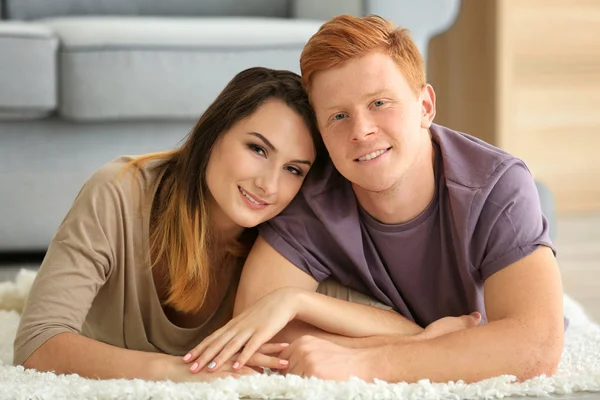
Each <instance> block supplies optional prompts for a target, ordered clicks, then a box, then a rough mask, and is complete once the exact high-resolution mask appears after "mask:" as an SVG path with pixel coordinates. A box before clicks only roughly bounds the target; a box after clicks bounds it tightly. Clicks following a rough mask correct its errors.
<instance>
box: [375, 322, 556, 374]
mask: <svg viewBox="0 0 600 400" xmlns="http://www.w3.org/2000/svg"><path fill="white" fill-rule="evenodd" d="M562 348H563V331H562V330H561V331H560V332H559V331H558V330H556V329H543V328H538V327H536V326H535V325H533V324H527V323H523V322H520V321H518V320H516V319H504V320H501V321H496V322H491V323H489V324H487V325H483V326H480V327H476V328H471V329H467V330H462V331H458V332H454V333H450V334H447V335H443V336H440V337H437V338H434V339H430V340H424V341H414V342H410V343H406V342H402V343H395V344H388V345H385V346H380V347H377V348H374V349H367V350H365V351H364V353H363V354H368V356H367V361H366V362H368V363H370V364H372V365H376V366H377V368H374V369H373V370H374V371H375V370H376V371H379V372H378V375H377V376H373V377H367V378H368V379H372V378H378V379H383V380H386V381H389V382H398V381H408V382H415V381H418V380H419V379H424V378H427V379H430V380H432V381H435V382H447V381H456V380H459V379H461V380H464V381H467V382H475V381H479V380H481V379H486V378H490V377H494V376H498V375H503V374H509V375H515V376H517V378H519V379H528V378H531V377H533V376H537V375H540V374H547V375H551V374H552V373H553V372H554V370H555V368H556V366H557V365H558V362H559V360H560V356H561V353H562Z"/></svg>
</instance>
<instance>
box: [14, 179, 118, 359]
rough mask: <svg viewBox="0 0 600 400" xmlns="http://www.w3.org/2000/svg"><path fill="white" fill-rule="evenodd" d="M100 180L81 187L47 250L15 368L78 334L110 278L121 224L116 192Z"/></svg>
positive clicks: (22, 330) (22, 326) (19, 340)
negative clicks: (61, 337) (55, 341)
mask: <svg viewBox="0 0 600 400" xmlns="http://www.w3.org/2000/svg"><path fill="white" fill-rule="evenodd" d="M104 175H105V174H99V173H96V174H95V175H94V176H93V177H92V178H91V179H90V180H89V181H88V182H86V184H85V185H84V186H83V188H82V189H81V190H80V192H79V194H78V195H77V197H76V199H75V201H74V203H73V205H72V207H71V209H70V210H69V212H68V213H67V215H66V217H65V218H64V220H63V222H62V223H61V225H60V227H59V229H58V231H57V233H56V235H55V236H54V238H53V240H52V242H51V243H50V245H49V247H48V250H47V253H46V256H45V258H44V261H43V262H42V265H41V267H40V269H39V271H38V274H37V276H36V279H35V281H34V283H33V285H32V287H31V290H30V292H29V295H28V297H27V301H26V304H25V307H24V309H23V313H22V317H21V321H20V324H19V328H18V331H17V335H16V338H15V342H14V359H13V363H14V364H15V365H21V364H23V363H24V362H25V361H26V360H27V358H28V357H29V356H30V355H31V354H32V353H33V352H34V351H35V350H37V349H38V348H39V347H40V346H41V345H42V344H43V343H44V342H46V341H47V340H48V339H50V338H52V337H54V336H56V335H58V334H59V333H63V332H72V333H80V332H81V329H82V327H83V323H84V321H85V318H86V316H87V313H88V311H89V309H90V307H91V305H92V302H93V300H94V298H95V297H96V295H97V293H98V291H99V290H100V288H101V287H102V285H103V284H104V283H105V282H106V280H107V279H108V277H109V275H110V273H111V268H112V266H113V265H114V262H115V259H114V258H115V254H114V252H113V246H112V245H111V242H112V241H113V240H115V238H116V237H117V235H118V233H117V232H118V224H119V223H120V222H119V221H122V218H120V215H119V213H120V201H119V196H118V191H117V190H116V188H115V186H114V185H113V184H112V183H111V182H110V181H108V180H107V179H106V176H104ZM107 312H110V311H108V310H107Z"/></svg>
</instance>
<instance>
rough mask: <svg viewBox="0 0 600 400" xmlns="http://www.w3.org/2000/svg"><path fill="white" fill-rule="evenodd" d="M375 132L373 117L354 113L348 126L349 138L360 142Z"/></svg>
mask: <svg viewBox="0 0 600 400" xmlns="http://www.w3.org/2000/svg"><path fill="white" fill-rule="evenodd" d="M376 132H377V128H376V125H375V122H374V121H373V118H371V117H370V116H369V115H365V114H364V113H356V114H355V115H354V118H352V126H351V128H350V140H351V141H353V142H360V141H363V140H367V139H369V138H370V136H371V135H373V134H375V133H376Z"/></svg>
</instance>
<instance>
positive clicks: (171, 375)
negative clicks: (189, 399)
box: [150, 355, 258, 382]
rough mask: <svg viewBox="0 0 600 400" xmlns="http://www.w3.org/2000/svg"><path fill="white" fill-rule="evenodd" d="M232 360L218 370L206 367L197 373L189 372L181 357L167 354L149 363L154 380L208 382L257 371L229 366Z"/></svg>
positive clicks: (251, 373)
mask: <svg viewBox="0 0 600 400" xmlns="http://www.w3.org/2000/svg"><path fill="white" fill-rule="evenodd" d="M232 364H233V360H230V361H227V362H226V363H225V364H224V365H223V366H222V368H221V370H220V371H217V372H212V371H207V370H206V369H205V370H203V371H200V372H199V373H196V374H193V373H192V372H190V369H189V366H188V365H187V364H186V363H184V362H183V361H181V357H177V356H167V355H165V356H164V357H161V358H160V359H158V360H156V361H155V362H153V363H151V364H150V369H151V371H152V376H153V377H154V379H155V380H158V381H162V380H169V381H172V382H208V381H213V380H216V379H224V378H230V377H231V378H239V377H241V376H245V375H256V374H257V373H258V372H257V371H255V370H254V369H252V368H250V367H244V368H238V369H237V370H235V371H234V370H233V368H231V366H232Z"/></svg>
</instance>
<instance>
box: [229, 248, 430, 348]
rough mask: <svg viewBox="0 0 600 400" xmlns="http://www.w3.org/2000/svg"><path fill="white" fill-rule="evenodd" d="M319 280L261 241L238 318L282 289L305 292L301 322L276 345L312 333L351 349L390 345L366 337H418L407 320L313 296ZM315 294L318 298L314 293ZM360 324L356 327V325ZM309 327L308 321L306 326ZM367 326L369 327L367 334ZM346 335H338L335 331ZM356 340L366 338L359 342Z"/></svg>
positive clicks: (249, 263) (246, 275) (245, 275)
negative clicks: (358, 321) (265, 297)
mask: <svg viewBox="0 0 600 400" xmlns="http://www.w3.org/2000/svg"><path fill="white" fill-rule="evenodd" d="M317 286H318V283H317V281H316V280H315V279H314V278H313V277H312V276H310V275H308V274H307V273H305V272H304V271H302V270H300V269H299V268H298V267H296V266H295V265H293V264H292V263H291V262H289V261H288V260H287V259H286V258H285V257H283V256H282V255H281V254H280V253H278V252H277V251H276V250H275V249H273V247H272V246H271V245H270V244H269V243H267V242H266V241H265V240H264V239H262V238H261V237H259V238H258V239H257V241H256V243H255V244H254V247H253V248H252V251H251V252H250V255H249V256H248V259H247V260H246V264H245V265H244V269H243V271H242V276H241V279H240V285H239V288H238V292H237V297H236V302H235V308H234V316H237V315H239V314H240V313H241V312H242V311H244V310H245V309H247V308H248V307H250V306H252V305H253V304H254V303H256V302H257V301H258V300H260V299H261V298H262V297H264V296H265V295H267V294H269V293H271V292H273V291H275V290H277V289H280V288H283V287H293V288H299V289H304V290H305V291H306V292H308V293H306V295H303V296H300V297H298V298H299V299H302V303H303V304H302V306H303V308H304V309H305V311H301V312H300V313H299V315H298V319H297V320H295V321H292V323H290V324H288V325H287V327H286V328H284V329H283V330H282V331H281V332H280V333H279V334H278V335H277V336H276V337H274V338H273V340H272V342H288V343H289V342H292V341H294V340H295V339H297V338H298V337H300V336H302V335H308V334H310V335H313V336H316V337H319V338H323V339H327V340H330V341H332V342H335V343H338V344H342V345H344V346H348V347H362V346H364V345H366V344H370V345H375V344H381V343H387V342H389V341H390V338H389V337H387V338H385V337H382V338H380V339H381V340H379V339H378V338H374V337H368V338H365V336H375V335H389V334H392V333H394V334H397V335H404V336H405V335H414V334H417V333H419V332H421V331H422V328H421V327H419V326H418V325H416V324H414V323H413V322H411V321H409V320H407V319H406V318H404V317H403V316H401V315H399V314H397V313H395V312H393V311H387V310H381V309H378V308H375V307H368V306H365V305H361V304H354V303H350V302H346V301H342V300H339V299H334V298H329V297H327V296H324V295H320V294H317V293H314V292H315V290H316V289H317ZM313 293H314V295H313ZM357 320H360V321H361V323H360V324H357V323H356V321H357ZM305 321H306V322H309V323H306V322H305ZM365 327H368V329H367V330H365ZM326 330H327V331H326ZM331 331H333V332H337V333H343V335H340V334H334V333H331ZM357 336H360V337H363V339H359V338H356V337H357Z"/></svg>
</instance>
